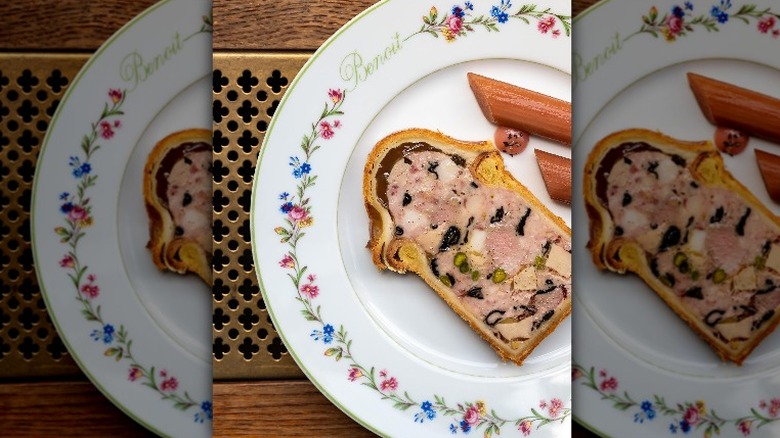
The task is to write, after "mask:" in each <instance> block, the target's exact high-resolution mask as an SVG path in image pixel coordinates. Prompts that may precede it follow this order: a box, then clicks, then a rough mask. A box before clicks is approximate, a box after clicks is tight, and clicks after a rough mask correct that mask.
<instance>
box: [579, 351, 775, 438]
mask: <svg viewBox="0 0 780 438" xmlns="http://www.w3.org/2000/svg"><path fill="white" fill-rule="evenodd" d="M571 378H572V382H576V381H577V380H580V384H581V385H583V386H585V387H587V388H590V389H591V390H593V391H596V392H597V393H598V394H599V395H600V396H601V399H602V400H606V401H608V402H612V407H613V408H614V409H617V410H620V411H633V412H634V423H638V424H643V423H644V422H645V421H653V420H655V418H656V417H657V416H658V414H660V415H661V416H663V417H669V418H670V419H671V423H670V424H669V428H668V429H669V432H670V433H671V434H677V433H678V432H679V433H680V434H688V433H690V432H691V431H693V430H702V429H703V436H704V437H707V438H709V437H712V435H713V434H714V435H720V432H721V430H722V428H723V427H725V426H727V425H730V426H733V427H734V429H735V430H736V431H737V432H739V433H741V434H742V435H743V436H749V435H750V433H751V431H753V430H757V429H759V428H761V427H763V426H766V425H767V424H771V423H775V422H777V421H780V417H778V414H780V398H773V399H771V400H769V401H767V400H760V401H759V403H758V408H756V407H751V408H750V413H747V414H745V415H743V416H741V417H737V418H723V417H721V416H720V415H718V414H717V413H716V412H715V410H714V409H711V408H710V409H707V403H706V402H705V401H704V400H696V401H685V402H682V403H676V404H669V403H667V401H666V400H665V399H664V397H662V396H660V395H658V394H654V395H653V396H652V398H648V399H645V400H642V401H641V402H637V401H635V400H634V399H633V398H632V397H631V395H630V394H629V393H628V391H623V394H620V393H619V392H618V387H619V386H620V383H619V382H618V380H617V378H616V377H615V376H613V375H611V374H609V373H608V372H607V370H606V369H602V370H600V371H599V373H598V381H597V378H596V371H595V368H594V367H590V368H586V367H584V366H582V365H578V364H576V363H575V364H572V374H571ZM760 411H766V413H765V414H764V413H761V412H760Z"/></svg>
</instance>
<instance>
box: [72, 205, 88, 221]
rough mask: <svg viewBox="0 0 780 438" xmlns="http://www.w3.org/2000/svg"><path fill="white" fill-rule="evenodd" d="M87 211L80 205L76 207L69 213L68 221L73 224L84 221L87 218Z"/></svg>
mask: <svg viewBox="0 0 780 438" xmlns="http://www.w3.org/2000/svg"><path fill="white" fill-rule="evenodd" d="M87 216H88V214H87V209H85V208H84V207H82V206H80V205H74V206H73V208H71V209H70V211H69V212H68V220H70V221H72V222H78V221H83V220H85V219H86V218H87Z"/></svg>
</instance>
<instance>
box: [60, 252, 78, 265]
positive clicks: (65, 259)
mask: <svg viewBox="0 0 780 438" xmlns="http://www.w3.org/2000/svg"><path fill="white" fill-rule="evenodd" d="M75 264H76V262H75V260H73V257H71V256H70V255H69V254H68V255H65V256H64V257H63V258H62V260H60V267H61V268H72V267H73V266H75Z"/></svg>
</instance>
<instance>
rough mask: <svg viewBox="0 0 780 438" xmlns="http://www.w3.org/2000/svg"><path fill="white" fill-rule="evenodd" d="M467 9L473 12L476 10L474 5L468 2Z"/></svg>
mask: <svg viewBox="0 0 780 438" xmlns="http://www.w3.org/2000/svg"><path fill="white" fill-rule="evenodd" d="M466 9H468V10H469V11H473V10H474V3H471V2H466Z"/></svg>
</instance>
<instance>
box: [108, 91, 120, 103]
mask: <svg viewBox="0 0 780 438" xmlns="http://www.w3.org/2000/svg"><path fill="white" fill-rule="evenodd" d="M108 97H110V98H111V102H114V103H117V102H119V101H120V100H122V91H121V90H119V89H116V88H110V89H109V90H108Z"/></svg>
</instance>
